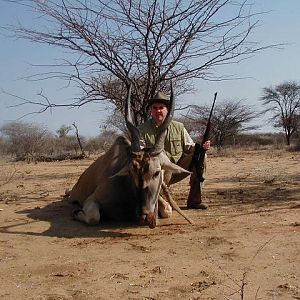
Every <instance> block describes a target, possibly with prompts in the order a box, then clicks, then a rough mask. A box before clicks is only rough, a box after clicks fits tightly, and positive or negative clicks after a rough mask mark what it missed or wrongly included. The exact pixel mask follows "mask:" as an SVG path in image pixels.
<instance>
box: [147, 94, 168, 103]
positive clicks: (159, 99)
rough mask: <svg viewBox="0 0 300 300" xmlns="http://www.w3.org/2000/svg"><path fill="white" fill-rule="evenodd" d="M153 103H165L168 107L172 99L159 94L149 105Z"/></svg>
mask: <svg viewBox="0 0 300 300" xmlns="http://www.w3.org/2000/svg"><path fill="white" fill-rule="evenodd" d="M153 103H163V104H166V105H169V104H170V98H169V96H167V95H166V94H164V93H163V92H157V93H156V94H155V95H154V96H153V98H151V99H150V101H149V105H152V104H153Z"/></svg>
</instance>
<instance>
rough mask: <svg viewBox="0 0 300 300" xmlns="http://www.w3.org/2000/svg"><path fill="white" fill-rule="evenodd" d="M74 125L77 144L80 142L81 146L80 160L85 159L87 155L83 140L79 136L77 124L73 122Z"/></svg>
mask: <svg viewBox="0 0 300 300" xmlns="http://www.w3.org/2000/svg"><path fill="white" fill-rule="evenodd" d="M72 125H73V126H74V128H75V132H76V138H77V142H78V145H79V148H80V151H81V154H80V155H79V156H80V158H85V156H86V155H85V153H84V150H83V146H82V142H81V139H82V138H81V137H80V136H79V131H78V127H77V125H76V123H75V122H73V124H72Z"/></svg>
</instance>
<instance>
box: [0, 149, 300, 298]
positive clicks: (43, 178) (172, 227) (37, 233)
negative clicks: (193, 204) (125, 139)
mask: <svg viewBox="0 0 300 300" xmlns="http://www.w3.org/2000/svg"><path fill="white" fill-rule="evenodd" d="M91 162H92V160H91V159H85V160H83V161H73V162H71V161H70V162H51V163H38V164H36V165H34V164H24V163H15V164H14V163H10V162H4V161H2V162H0V167H1V174H0V265H1V268H0V280H1V289H0V299H47V300H50V299H285V300H286V299H300V291H299V277H300V272H299V265H300V264H299V263H300V259H299V257H300V256H299V254H300V239H299V230H300V227H299V224H300V219H299V209H300V202H299V199H300V171H299V170H300V169H299V166H300V155H299V154H298V153H286V152H275V151H274V152H271V153H270V152H267V151H260V152H244V153H239V154H236V155H235V156H231V157H212V156H210V157H209V161H208V175H207V180H206V183H205V201H206V203H207V204H208V205H209V209H208V210H206V211H197V210H186V211H185V212H186V213H187V214H188V215H189V216H190V217H191V218H192V219H193V220H194V222H195V225H190V224H188V222H187V221H186V220H185V219H183V218H182V217H181V216H179V215H178V214H177V213H176V212H174V214H173V216H172V218H171V219H163V220H162V219H161V220H159V226H158V227H156V228H155V229H149V228H146V227H138V226H136V225H135V224H128V223H126V224H116V223H109V222H106V223H104V224H101V225H99V226H95V227H88V226H85V225H84V224H81V223H78V222H75V221H73V220H72V219H71V212H72V209H73V207H72V206H71V205H70V204H68V203H67V202H66V201H64V200H63V199H62V195H63V194H64V191H65V189H66V188H70V187H72V185H73V184H74V183H75V182H76V180H77V178H78V176H79V175H80V174H81V172H82V171H83V170H84V169H85V168H86V167H87V166H88V165H89V164H90V163H91ZM172 194H173V196H174V199H176V201H177V203H178V204H179V206H181V207H182V208H183V209H184V208H185V204H186V203H185V201H186V198H187V194H188V180H185V181H184V182H181V183H179V184H176V185H174V186H173V187H172Z"/></svg>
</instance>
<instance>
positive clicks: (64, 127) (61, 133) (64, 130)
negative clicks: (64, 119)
mask: <svg viewBox="0 0 300 300" xmlns="http://www.w3.org/2000/svg"><path fill="white" fill-rule="evenodd" d="M71 130H72V127H71V126H69V125H61V126H60V128H59V129H57V130H56V133H57V134H58V137H59V138H64V137H66V136H67V134H68V133H69V132H70V131H71Z"/></svg>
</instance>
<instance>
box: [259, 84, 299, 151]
mask: <svg viewBox="0 0 300 300" xmlns="http://www.w3.org/2000/svg"><path fill="white" fill-rule="evenodd" d="M260 99H261V101H262V103H263V105H265V106H266V107H267V109H266V110H265V111H266V112H268V111H269V112H271V113H272V114H273V116H272V117H271V120H272V121H273V122H274V126H275V127H281V128H282V129H283V130H284V134H285V138H286V144H287V145H288V146H289V145H290V143H291V137H292V135H293V134H294V133H295V132H296V131H297V129H298V128H299V125H300V122H299V113H300V85H299V84H297V83H296V82H293V81H290V82H284V83H282V84H279V85H277V86H275V87H269V88H264V89H263V95H262V97H261V98H260Z"/></svg>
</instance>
